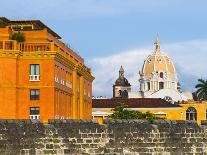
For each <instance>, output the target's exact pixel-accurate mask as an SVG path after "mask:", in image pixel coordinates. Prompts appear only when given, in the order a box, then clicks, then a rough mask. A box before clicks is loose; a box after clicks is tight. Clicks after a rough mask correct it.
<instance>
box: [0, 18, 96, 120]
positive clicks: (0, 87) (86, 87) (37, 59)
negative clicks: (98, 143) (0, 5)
mask: <svg viewBox="0 0 207 155" xmlns="http://www.w3.org/2000/svg"><path fill="white" fill-rule="evenodd" d="M18 33H21V34H23V35H24V38H25V39H24V41H23V42H20V41H18V39H17V40H15V39H14V40H12V39H11V38H12V37H13V36H14V34H18ZM60 39H61V37H60V36H59V35H58V34H56V33H55V32H54V31H53V30H51V29H50V28H49V27H47V26H46V25H45V24H43V23H42V22H41V21H39V20H30V21H10V20H8V19H6V18H4V17H1V18H0V77H1V78H0V105H1V108H0V118H1V119H29V118H30V119H40V120H42V121H43V122H47V121H48V119H66V118H71V119H79V118H91V111H92V98H91V96H92V81H93V79H94V77H93V76H92V74H91V71H90V69H89V68H88V67H87V66H86V65H85V64H84V60H83V58H82V57H80V56H79V55H78V54H77V53H75V52H74V51H73V50H72V49H70V48H69V47H68V46H66V45H65V44H64V43H63V42H62V41H61V40H60Z"/></svg>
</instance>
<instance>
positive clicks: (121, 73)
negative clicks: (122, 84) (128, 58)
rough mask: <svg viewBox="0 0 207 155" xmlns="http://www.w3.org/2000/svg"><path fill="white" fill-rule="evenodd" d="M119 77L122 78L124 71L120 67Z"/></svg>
mask: <svg viewBox="0 0 207 155" xmlns="http://www.w3.org/2000/svg"><path fill="white" fill-rule="evenodd" d="M119 77H124V69H123V67H122V66H121V67H120V69H119Z"/></svg>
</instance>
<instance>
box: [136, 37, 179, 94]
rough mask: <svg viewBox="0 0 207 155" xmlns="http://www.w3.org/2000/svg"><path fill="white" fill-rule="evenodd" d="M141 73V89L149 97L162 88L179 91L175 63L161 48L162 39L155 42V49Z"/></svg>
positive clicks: (145, 62)
mask: <svg viewBox="0 0 207 155" xmlns="http://www.w3.org/2000/svg"><path fill="white" fill-rule="evenodd" d="M139 75H140V79H139V82H140V91H141V94H142V96H143V97H147V96H149V95H151V94H153V93H155V92H158V91H159V90H162V89H173V90H176V91H177V88H178V86H177V84H178V78H177V73H176V70H175V67H174V64H173V62H172V60H171V58H170V57H169V56H167V55H166V54H164V53H162V52H161V50H160V39H159V38H158V37H157V38H156V40H155V43H154V51H153V53H152V54H150V55H149V56H148V57H147V58H146V60H145V61H144V64H143V67H142V70H141V71H140V72H139Z"/></svg>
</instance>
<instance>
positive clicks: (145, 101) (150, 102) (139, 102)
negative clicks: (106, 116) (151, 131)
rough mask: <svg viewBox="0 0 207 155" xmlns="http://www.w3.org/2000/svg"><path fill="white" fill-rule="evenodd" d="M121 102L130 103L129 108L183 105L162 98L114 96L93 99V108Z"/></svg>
mask: <svg viewBox="0 0 207 155" xmlns="http://www.w3.org/2000/svg"><path fill="white" fill-rule="evenodd" d="M119 103H124V104H126V105H128V108H173V107H181V106H179V105H177V104H171V103H169V102H167V101H165V100H163V99H161V98H129V99H124V98H112V99H93V100H92V107H93V108H115V107H116V106H117V105H118V104H119Z"/></svg>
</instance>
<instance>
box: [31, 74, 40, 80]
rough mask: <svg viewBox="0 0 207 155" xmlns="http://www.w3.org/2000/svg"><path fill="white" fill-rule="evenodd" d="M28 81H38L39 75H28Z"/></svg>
mask: <svg viewBox="0 0 207 155" xmlns="http://www.w3.org/2000/svg"><path fill="white" fill-rule="evenodd" d="M29 81H40V75H30V76H29Z"/></svg>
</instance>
